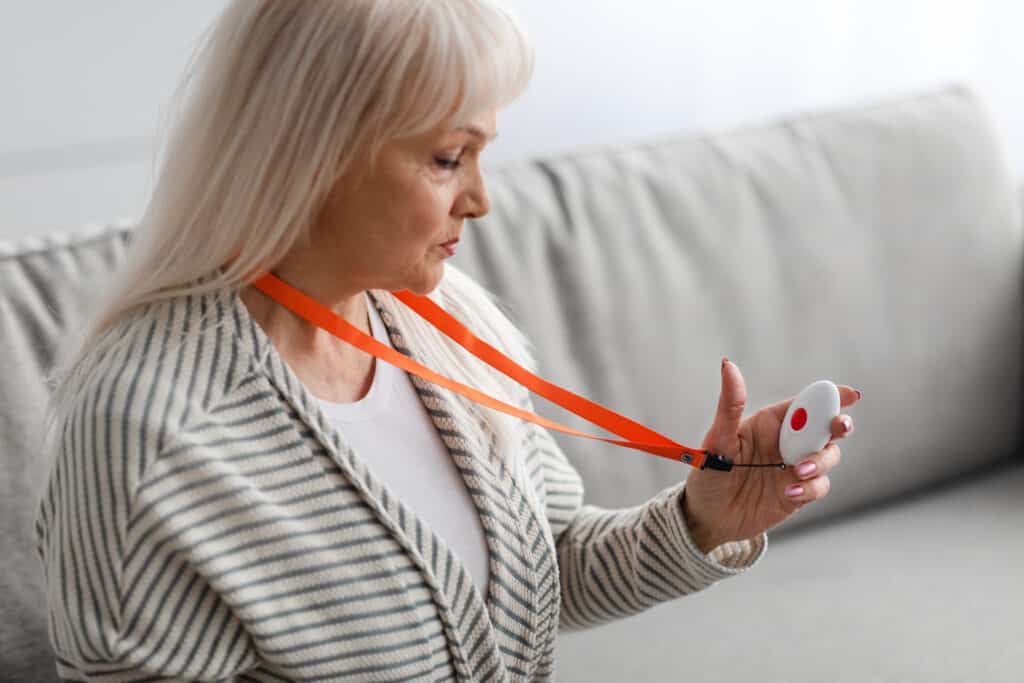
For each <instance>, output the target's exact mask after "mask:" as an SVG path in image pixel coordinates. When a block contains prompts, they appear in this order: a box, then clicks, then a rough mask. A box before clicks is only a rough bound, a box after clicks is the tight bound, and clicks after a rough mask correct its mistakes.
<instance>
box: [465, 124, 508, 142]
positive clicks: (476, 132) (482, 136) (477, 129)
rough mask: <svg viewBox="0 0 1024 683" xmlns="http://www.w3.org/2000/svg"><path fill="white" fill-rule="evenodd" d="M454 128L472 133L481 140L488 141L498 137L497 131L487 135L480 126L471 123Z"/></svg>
mask: <svg viewBox="0 0 1024 683" xmlns="http://www.w3.org/2000/svg"><path fill="white" fill-rule="evenodd" d="M455 130H461V131H465V132H466V133H469V134H470V135H472V136H474V137H477V138H480V139H481V140H485V141H487V142H490V141H491V140H493V139H494V138H496V137H498V133H497V132H495V133H494V135H490V136H488V135H487V133H485V132H484V131H483V129H482V128H480V127H479V126H473V125H468V126H459V127H458V128H456V129H455Z"/></svg>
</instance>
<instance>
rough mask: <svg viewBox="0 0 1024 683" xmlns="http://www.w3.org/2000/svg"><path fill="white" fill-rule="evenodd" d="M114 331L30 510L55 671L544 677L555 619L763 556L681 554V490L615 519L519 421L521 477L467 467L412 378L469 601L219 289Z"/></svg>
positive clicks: (625, 608) (445, 410) (247, 676)
mask: <svg viewBox="0 0 1024 683" xmlns="http://www.w3.org/2000/svg"><path fill="white" fill-rule="evenodd" d="M378 304H379V302H378ZM378 308H379V309H380V311H381V315H382V318H383V319H384V322H385V324H386V325H387V326H388V332H389V334H390V335H391V338H392V343H393V344H394V345H395V348H397V349H398V350H399V351H401V352H402V353H406V354H408V355H412V356H414V357H415V355H416V354H415V350H410V349H408V348H407V347H406V344H405V341H404V339H403V337H402V334H401V330H399V329H397V328H396V327H395V324H394V320H393V319H392V318H391V316H390V315H388V314H387V311H386V309H385V307H383V306H378ZM211 321H212V322H215V323H216V325H215V326H212V327H211V326H210V322H211ZM119 333H120V334H121V335H122V337H123V339H124V340H125V344H123V345H122V346H121V347H120V348H119V349H118V350H116V351H115V352H114V353H111V354H108V355H107V357H106V358H104V360H103V361H102V363H101V364H100V365H99V367H98V368H97V371H96V372H95V373H94V376H93V377H92V379H91V381H90V383H89V384H88V386H87V390H86V391H85V392H84V394H83V396H82V397H81V399H80V400H79V401H78V403H77V404H76V410H75V411H74V413H73V414H72V415H71V417H70V418H69V419H68V420H67V421H66V423H65V424H63V425H62V437H61V440H60V444H59V448H58V450H57V452H56V453H55V454H54V462H53V468H52V471H51V476H50V481H49V486H48V488H47V491H46V493H45V495H44V498H43V500H42V501H41V504H40V508H39V516H38V522H37V534H38V540H39V553H40V557H41V559H42V563H43V568H44V573H45V577H46V581H47V589H48V601H49V608H50V638H51V641H52V644H53V646H54V649H55V651H56V654H57V669H58V672H59V674H60V675H61V676H62V677H63V678H64V679H67V680H79V681H87V680H88V681H91V680H96V681H162V680H178V681H180V680H204V681H215V680H216V681H223V680H236V681H324V680H357V681H411V680H432V681H452V680H462V681H467V680H470V681H485V680H486V681H547V680H552V679H553V677H554V671H555V641H556V634H557V632H558V630H559V629H560V628H561V629H575V628H585V627H589V626H594V625H597V624H600V623H603V622H607V621H609V620H613V619H617V618H620V617H624V616H628V615H632V614H636V613H638V612H641V611H643V610H644V609H647V608H648V607H651V606H653V605H655V604H658V603H659V602H663V601H666V600H672V599H674V598H677V597H680V596H682V595H685V594H687V593H691V592H694V591H697V590H700V589H702V588H704V587H706V586H708V585H710V584H711V583H713V582H715V581H717V580H719V579H722V578H725V577H727V576H731V575H733V574H736V573H738V572H741V571H743V570H745V569H746V568H748V567H749V566H751V565H752V564H754V563H755V562H756V561H757V559H758V558H759V557H760V556H761V554H762V553H763V551H764V549H765V545H766V539H765V537H764V536H761V537H759V538H756V539H751V540H749V541H743V542H739V543H732V544H726V545H725V546H722V547H720V548H718V549H716V551H715V552H713V553H712V554H711V555H710V556H707V557H705V556H704V555H702V554H701V553H700V552H699V550H698V549H697V548H696V546H695V545H694V543H693V541H692V539H691V538H690V536H689V534H688V532H687V530H686V526H685V523H684V520H683V516H682V511H681V508H680V505H679V500H680V495H681V493H682V484H681V483H680V484H679V485H676V486H674V487H671V488H669V489H666V490H665V491H662V492H661V493H660V494H659V495H658V496H656V497H655V498H654V499H652V500H651V501H649V502H648V503H646V504H644V505H641V506H638V507H635V508H631V509H627V510H604V509H601V508H598V507H594V506H590V505H584V504H583V486H582V482H581V481H580V478H579V475H578V474H577V473H576V471H575V470H574V469H573V467H572V466H571V465H570V463H569V462H568V460H567V459H566V458H565V456H564V455H563V454H562V453H561V451H560V450H559V448H558V446H557V444H556V443H555V441H554V440H553V439H552V438H551V436H550V435H549V434H548V433H547V432H546V431H545V430H544V429H542V428H540V427H536V426H534V425H528V424H525V423H524V424H523V438H522V445H523V449H522V453H521V458H522V463H521V464H522V467H521V468H517V469H515V470H514V469H513V468H511V467H509V466H507V465H506V463H505V462H504V461H503V460H502V459H501V458H499V457H497V455H496V454H495V453H494V452H493V449H492V452H490V453H486V454H479V453H472V452H470V449H469V447H468V441H467V440H466V439H464V438H463V436H462V435H461V432H460V428H459V425H458V424H456V423H455V421H454V420H453V419H452V417H451V411H450V403H449V402H450V401H451V400H453V398H452V397H451V396H450V395H449V394H447V392H446V391H445V390H443V389H440V388H437V387H435V386H433V385H430V384H427V383H426V382H423V381H421V380H420V379H419V378H416V377H414V378H413V382H414V384H415V386H416V389H417V391H418V392H419V395H420V397H421V399H422V400H423V402H424V405H425V406H426V408H427V410H428V412H429V414H430V415H431V418H432V419H433V421H434V423H435V425H436V427H437V429H438V431H439V433H440V434H441V436H442V438H443V439H444V442H445V444H446V445H447V447H448V449H449V451H450V452H451V455H452V458H453V461H454V462H455V464H456V466H457V467H458V469H459V471H460V472H461V474H462V475H463V479H464V481H465V484H466V486H467V489H468V490H469V492H470V494H471V496H472V499H473V501H474V504H475V505H476V506H477V509H478V511H479V514H480V517H481V521H482V524H483V527H484V531H485V536H486V540H487V544H488V551H489V556H490V573H491V581H490V585H489V587H488V594H487V595H481V594H480V591H479V590H478V589H477V588H476V587H475V586H474V584H473V582H472V581H471V579H470V576H469V574H468V572H467V571H466V569H465V568H464V567H463V566H462V564H461V563H460V562H459V560H458V559H457V557H456V556H455V555H454V554H453V553H452V552H451V551H450V550H449V548H448V546H447V545H446V544H445V543H444V541H443V539H441V538H440V537H438V536H437V535H436V534H435V533H434V532H433V531H432V530H431V529H429V528H428V527H427V526H426V525H424V524H423V523H422V522H421V521H420V520H419V519H418V518H417V517H416V515H414V514H413V513H412V512H411V511H410V509H408V508H407V507H405V506H404V505H403V504H402V502H401V501H400V500H398V499H397V498H395V497H394V495H392V494H391V493H390V492H389V491H388V490H387V488H386V487H385V486H383V485H382V484H381V482H379V481H378V480H377V479H376V478H375V476H374V474H373V473H372V472H371V471H369V470H368V469H367V468H366V467H365V465H364V464H363V463H362V461H361V460H360V459H359V457H358V456H357V454H356V453H354V452H353V450H352V449H351V448H350V447H349V446H348V444H347V443H346V441H345V439H344V435H342V434H339V433H338V432H337V431H336V430H334V429H333V427H331V426H330V425H329V423H328V422H327V420H326V417H325V416H324V415H323V414H322V413H321V412H320V410H319V408H318V406H317V405H316V402H315V399H314V398H313V397H312V396H311V395H310V394H309V392H308V391H307V390H306V389H305V388H304V387H303V386H302V384H301V383H300V382H299V381H298V379H297V377H296V376H295V375H294V374H293V373H292V372H291V370H290V368H288V366H287V365H286V364H285V363H284V362H283V360H282V359H281V357H280V356H279V355H278V354H277V353H276V351H275V350H274V348H273V346H272V345H271V344H270V341H269V339H268V338H267V337H266V336H265V335H264V333H263V331H262V330H261V329H260V328H259V327H258V326H257V325H256V324H255V322H254V321H253V320H252V319H251V318H250V317H249V315H248V313H247V311H246V308H245V306H244V305H243V304H242V303H241V300H240V299H239V298H238V296H237V295H235V294H233V293H221V294H220V295H217V294H204V295H195V296H190V297H181V298H178V299H173V300H171V301H167V302H164V303H161V304H154V305H151V306H149V307H148V308H147V309H146V310H145V311H142V312H140V313H139V314H138V315H136V316H135V317H133V318H132V319H131V320H129V321H126V322H125V323H124V324H123V325H122V326H121V327H120V328H119ZM440 370H441V371H443V368H441V369H440ZM523 404H524V405H528V399H526V398H524V400H523ZM517 471H518V472H520V473H521V474H519V475H517V474H516V472H517Z"/></svg>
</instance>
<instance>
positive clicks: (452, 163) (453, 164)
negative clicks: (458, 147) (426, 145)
mask: <svg viewBox="0 0 1024 683" xmlns="http://www.w3.org/2000/svg"><path fill="white" fill-rule="evenodd" d="M434 163H435V164H437V166H438V167H439V168H443V169H445V170H446V171H452V170H455V169H456V168H458V167H459V166H461V165H462V152H459V153H458V154H456V155H455V156H445V155H439V156H435V157H434Z"/></svg>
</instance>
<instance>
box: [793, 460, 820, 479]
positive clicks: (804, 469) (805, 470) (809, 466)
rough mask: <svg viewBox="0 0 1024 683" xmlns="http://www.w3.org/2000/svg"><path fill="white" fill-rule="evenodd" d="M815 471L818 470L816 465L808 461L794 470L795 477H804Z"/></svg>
mask: <svg viewBox="0 0 1024 683" xmlns="http://www.w3.org/2000/svg"><path fill="white" fill-rule="evenodd" d="M816 469H818V465H817V464H816V463H813V462H811V461H810V460H808V461H807V462H805V463H801V464H800V466H799V467H797V468H796V476H798V477H806V476H807V475H808V474H810V473H811V472H813V471H814V470H816Z"/></svg>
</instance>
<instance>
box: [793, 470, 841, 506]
mask: <svg viewBox="0 0 1024 683" xmlns="http://www.w3.org/2000/svg"><path fill="white" fill-rule="evenodd" d="M831 488H832V482H830V481H829V479H828V477H827V476H825V475H822V476H820V477H815V478H814V479H808V480H807V481H802V482H800V483H798V484H790V485H789V486H787V487H786V491H785V495H786V498H787V499H788V500H789V502H790V503H793V504H795V505H796V506H797V507H799V506H802V505H806V504H807V503H810V502H811V501H815V500H821V499H822V498H824V497H825V496H827V495H828V492H829V489H831Z"/></svg>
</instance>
